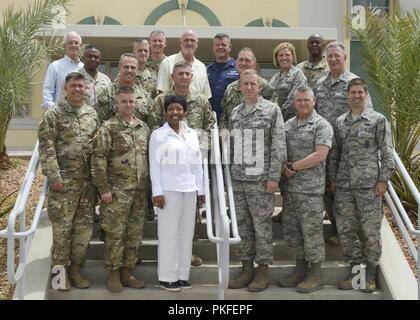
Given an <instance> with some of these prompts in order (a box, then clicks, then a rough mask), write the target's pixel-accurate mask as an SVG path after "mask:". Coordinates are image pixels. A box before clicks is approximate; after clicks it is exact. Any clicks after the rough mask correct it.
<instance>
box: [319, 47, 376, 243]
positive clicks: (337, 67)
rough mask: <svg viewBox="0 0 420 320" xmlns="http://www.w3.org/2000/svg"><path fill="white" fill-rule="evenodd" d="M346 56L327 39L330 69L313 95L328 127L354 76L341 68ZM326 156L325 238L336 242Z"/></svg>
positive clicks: (341, 106)
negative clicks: (329, 228)
mask: <svg viewBox="0 0 420 320" xmlns="http://www.w3.org/2000/svg"><path fill="white" fill-rule="evenodd" d="M346 59H347V55H346V53H345V49H344V46H343V44H342V43H340V42H331V43H329V44H328V46H327V62H328V66H329V68H330V71H329V72H328V74H327V75H326V76H324V77H322V78H321V79H319V80H318V82H317V84H316V85H315V88H314V93H315V97H316V107H315V108H316V111H317V112H318V114H319V115H320V116H321V117H323V118H325V119H327V120H328V122H329V123H330V124H331V126H332V127H333V128H334V127H335V122H336V120H337V118H338V117H339V116H341V115H342V114H344V113H345V112H347V111H348V109H349V104H348V102H347V85H348V83H349V81H350V80H351V79H354V78H358V76H357V75H355V74H354V73H351V72H350V71H348V70H346V69H345V62H346ZM367 106H368V107H369V108H372V102H371V100H370V96H368V100H367ZM328 163H329V157H328V158H327V164H326V183H325V194H324V205H325V211H326V212H327V214H328V217H329V218H330V220H331V224H332V226H333V233H332V234H330V235H327V238H329V241H331V242H333V243H338V238H337V236H336V234H337V231H336V230H337V229H336V223H335V217H334V194H333V193H332V192H331V190H330V185H331V182H330V174H329V165H328Z"/></svg>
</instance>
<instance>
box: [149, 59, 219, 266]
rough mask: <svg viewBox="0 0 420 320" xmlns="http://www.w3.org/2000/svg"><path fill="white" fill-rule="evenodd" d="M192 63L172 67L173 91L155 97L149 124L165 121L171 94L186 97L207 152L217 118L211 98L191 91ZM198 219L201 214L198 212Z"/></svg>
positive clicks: (195, 259) (189, 121) (192, 122)
mask: <svg viewBox="0 0 420 320" xmlns="http://www.w3.org/2000/svg"><path fill="white" fill-rule="evenodd" d="M192 77H193V74H192V68H191V65H190V64H188V63H187V62H185V61H179V62H177V63H175V65H174V67H173V69H172V80H173V82H174V89H173V90H171V91H166V92H162V93H161V94H159V95H158V96H157V97H156V98H155V103H154V106H153V109H152V111H151V113H150V116H149V122H148V125H149V127H150V129H151V130H152V131H153V130H155V129H157V128H159V127H161V126H162V125H163V124H164V123H165V122H166V120H165V115H164V102H165V98H166V97H167V96H170V95H175V96H179V97H183V98H185V100H186V101H187V103H188V112H187V114H186V121H187V124H188V127H190V128H192V129H195V130H199V131H198V132H197V133H198V138H199V141H200V148H201V149H202V152H207V150H208V149H209V148H210V133H211V129H212V128H213V125H214V123H215V122H216V119H215V117H214V115H213V111H212V109H211V105H210V102H209V100H208V99H207V98H206V97H205V96H204V95H202V94H200V93H198V92H191V91H190V84H191V80H192ZM197 216H198V220H199V219H200V216H199V214H198V212H197ZM198 232H199V229H198V228H196V229H195V234H194V236H195V237H197V233H198ZM202 263H203V262H202V259H201V258H200V257H199V256H198V255H196V254H193V256H192V258H191V265H193V266H200V265H201V264H202Z"/></svg>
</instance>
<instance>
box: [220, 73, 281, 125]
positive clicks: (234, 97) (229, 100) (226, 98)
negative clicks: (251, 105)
mask: <svg viewBox="0 0 420 320" xmlns="http://www.w3.org/2000/svg"><path fill="white" fill-rule="evenodd" d="M260 81H261V87H262V90H261V97H263V98H264V99H266V100H269V101H271V102H274V103H277V93H276V91H275V90H274V88H273V87H272V86H271V85H270V83H269V82H268V81H267V80H265V79H264V78H261V77H260ZM242 102H244V98H243V96H242V92H241V89H240V87H239V80H236V81H234V82H232V83H231V84H229V85H228V86H227V88H226V91H225V94H224V95H223V98H222V102H221V103H220V106H221V108H222V115H221V117H220V125H219V127H220V128H226V129H227V128H228V124H229V118H230V114H231V112H232V110H233V109H234V108H235V107H237V106H239V105H240V104H241V103H242Z"/></svg>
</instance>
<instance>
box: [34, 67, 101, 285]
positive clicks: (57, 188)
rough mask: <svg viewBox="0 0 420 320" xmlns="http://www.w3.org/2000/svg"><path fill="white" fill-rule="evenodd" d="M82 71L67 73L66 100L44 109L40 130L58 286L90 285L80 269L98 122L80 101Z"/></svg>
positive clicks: (89, 219) (89, 221) (92, 196)
mask: <svg viewBox="0 0 420 320" xmlns="http://www.w3.org/2000/svg"><path fill="white" fill-rule="evenodd" d="M85 86H86V85H85V80H84V76H83V75H82V74H80V73H78V72H71V73H69V74H68V75H67V76H66V77H65V85H64V90H65V96H66V97H65V99H64V100H62V101H60V102H59V103H58V104H57V105H55V106H53V107H51V108H49V109H47V110H46V111H45V113H44V114H43V117H42V121H41V123H40V125H39V129H38V139H39V152H40V160H41V165H42V170H43V173H44V174H45V175H46V176H47V178H48V183H49V189H48V216H49V218H50V220H51V223H52V232H53V250H52V265H53V266H55V265H63V266H65V269H66V282H65V285H64V287H62V288H61V289H62V290H70V288H71V287H70V285H72V286H74V287H76V288H81V289H82V288H88V287H89V286H90V282H89V280H88V279H86V278H84V277H83V276H82V275H81V273H80V268H81V267H82V266H83V265H84V263H85V259H86V251H87V249H88V245H89V241H90V238H91V236H92V229H93V228H92V226H93V215H94V210H95V203H96V192H95V189H94V187H93V185H92V183H91V176H90V158H91V154H92V140H93V138H94V136H95V133H96V131H97V129H98V127H99V121H98V117H97V115H96V112H95V110H94V109H93V108H91V107H89V106H87V105H86V104H84V103H83V98H84V93H85Z"/></svg>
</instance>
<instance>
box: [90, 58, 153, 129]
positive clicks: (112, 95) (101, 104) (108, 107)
mask: <svg viewBox="0 0 420 320" xmlns="http://www.w3.org/2000/svg"><path fill="white" fill-rule="evenodd" d="M118 67H119V74H118V79H117V80H116V81H114V82H113V83H112V84H110V85H109V86H108V87H106V88H105V89H104V90H103V91H102V92H101V94H100V95H99V96H98V104H97V105H96V106H95V109H96V112H97V113H98V117H99V120H100V122H101V123H102V122H104V121H106V120H109V119H111V118H112V117H113V116H114V115H115V114H116V113H117V105H116V103H117V93H118V90H119V88H120V87H121V86H126V87H130V88H133V90H134V96H135V98H136V109H135V111H134V114H135V116H136V117H137V118H138V119H139V120H141V121H143V122H146V123H147V118H148V116H149V111H150V110H149V109H150V108H151V106H152V105H153V100H152V99H151V98H150V97H149V94H148V93H147V92H146V91H145V90H144V89H143V88H142V87H141V86H139V85H137V84H136V72H137V67H138V61H137V58H136V57H135V56H134V55H133V54H132V53H124V54H122V55H121V57H120V62H119V66H118Z"/></svg>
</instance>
